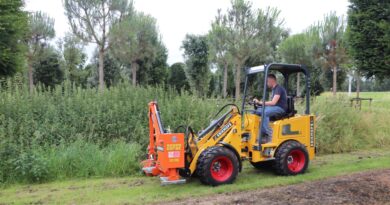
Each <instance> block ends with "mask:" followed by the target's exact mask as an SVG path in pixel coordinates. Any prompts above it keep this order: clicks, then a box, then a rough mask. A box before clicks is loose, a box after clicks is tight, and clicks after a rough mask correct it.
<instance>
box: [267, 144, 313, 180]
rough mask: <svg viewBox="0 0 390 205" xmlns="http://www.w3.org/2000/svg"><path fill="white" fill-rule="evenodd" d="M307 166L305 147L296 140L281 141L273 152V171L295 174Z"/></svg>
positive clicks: (307, 156) (304, 169)
mask: <svg viewBox="0 0 390 205" xmlns="http://www.w3.org/2000/svg"><path fill="white" fill-rule="evenodd" d="M308 166H309V154H308V152H307V149H306V147H305V146H304V145H303V144H301V143H299V142H296V141H287V142H285V143H283V144H282V145H281V146H280V148H279V149H278V151H277V152H276V154H275V167H274V168H275V171H276V173H278V174H280V175H297V174H302V173H304V172H305V171H306V169H307V167H308Z"/></svg>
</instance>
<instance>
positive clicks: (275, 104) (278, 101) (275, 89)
mask: <svg viewBox="0 0 390 205" xmlns="http://www.w3.org/2000/svg"><path fill="white" fill-rule="evenodd" d="M267 86H268V88H270V89H272V96H271V101H266V102H265V112H264V117H263V120H264V122H263V123H260V124H261V125H260V126H262V128H261V132H262V133H260V134H261V137H262V139H264V140H265V141H264V142H267V141H269V138H270V137H272V129H271V128H270V126H269V121H270V117H274V116H277V115H284V114H285V113H286V111H287V93H286V90H285V89H284V88H283V87H282V86H281V85H279V84H278V81H277V79H276V76H275V75H274V74H268V76H267ZM253 102H254V103H255V104H257V105H260V106H261V105H262V101H260V100H258V99H256V98H255V99H253ZM261 112H262V109H261V107H260V108H257V110H256V111H255V113H256V114H257V115H260V116H261Z"/></svg>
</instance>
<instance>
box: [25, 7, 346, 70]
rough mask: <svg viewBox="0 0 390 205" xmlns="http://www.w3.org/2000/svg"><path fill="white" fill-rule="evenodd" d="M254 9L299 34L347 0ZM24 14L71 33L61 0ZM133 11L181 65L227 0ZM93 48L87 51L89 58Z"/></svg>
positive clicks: (59, 31)
mask: <svg viewBox="0 0 390 205" xmlns="http://www.w3.org/2000/svg"><path fill="white" fill-rule="evenodd" d="M250 1H251V2H252V4H253V8H262V9H264V8H267V7H268V6H271V7H277V8H279V9H280V10H281V17H282V18H284V21H285V27H286V28H288V29H290V31H291V34H295V33H299V32H302V31H303V30H304V29H306V28H307V27H308V26H310V25H311V24H313V23H315V22H318V21H320V20H321V19H323V17H324V15H325V14H327V13H329V12H330V11H335V12H336V13H337V15H344V16H346V13H347V10H348V5H349V3H348V0H250ZM25 2H26V8H25V10H27V11H43V12H45V13H47V14H48V15H49V16H51V17H53V18H54V19H55V30H56V38H57V39H58V38H62V37H64V35H65V33H66V32H70V27H69V24H68V20H67V18H66V16H65V14H64V8H63V6H62V0H25ZM134 4H135V8H136V10H138V11H142V12H144V13H146V14H150V15H151V16H153V17H155V18H156V19H157V24H158V27H159V31H160V33H161V36H162V40H163V42H164V44H165V46H166V47H167V48H168V64H170V65H171V64H173V63H176V62H183V50H182V49H181V45H182V41H183V40H184V38H185V35H186V34H198V35H199V34H206V33H207V32H208V30H209V29H210V27H211V26H210V25H211V22H212V21H213V20H214V18H215V16H216V14H217V10H218V9H222V10H223V11H226V9H227V8H229V5H230V0H135V1H134ZM94 48H95V45H89V46H87V48H86V52H87V53H88V55H89V56H91V55H92V53H93V51H94Z"/></svg>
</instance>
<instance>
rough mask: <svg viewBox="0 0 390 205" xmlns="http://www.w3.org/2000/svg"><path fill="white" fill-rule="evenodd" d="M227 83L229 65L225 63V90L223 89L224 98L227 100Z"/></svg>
mask: <svg viewBox="0 0 390 205" xmlns="http://www.w3.org/2000/svg"><path fill="white" fill-rule="evenodd" d="M227 81H228V64H227V63H225V65H224V67H223V88H222V95H223V98H226V96H227Z"/></svg>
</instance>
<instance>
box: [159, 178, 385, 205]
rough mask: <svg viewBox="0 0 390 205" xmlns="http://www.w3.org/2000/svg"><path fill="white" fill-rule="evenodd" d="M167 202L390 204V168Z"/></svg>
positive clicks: (206, 203)
mask: <svg viewBox="0 0 390 205" xmlns="http://www.w3.org/2000/svg"><path fill="white" fill-rule="evenodd" d="M167 204H203V205H209V204H224V205H225V204H267V205H278V204H280V205H282V204H283V205H284V204H294V205H296V204H298V205H299V204H310V205H315V204H321V205H325V204H390V170H379V171H373V172H363V173H357V174H352V175H348V176H340V177H335V178H329V179H325V180H321V181H314V182H307V183H302V184H296V185H289V186H283V187H274V188H269V189H259V190H251V191H245V192H233V193H226V194H217V195H210V196H203V197H197V198H190V199H184V200H177V201H173V202H169V203H167Z"/></svg>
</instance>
